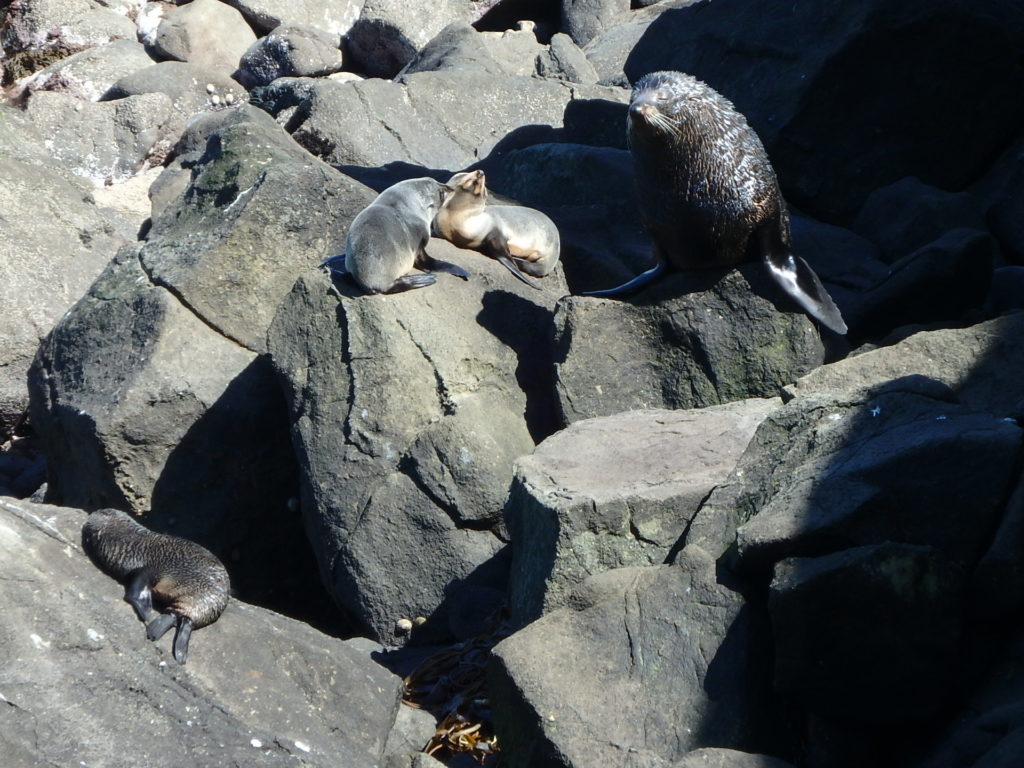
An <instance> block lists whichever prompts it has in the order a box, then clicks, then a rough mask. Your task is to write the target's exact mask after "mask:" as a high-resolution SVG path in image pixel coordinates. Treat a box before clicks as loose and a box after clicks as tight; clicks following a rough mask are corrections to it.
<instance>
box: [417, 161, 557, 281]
mask: <svg viewBox="0 0 1024 768" xmlns="http://www.w3.org/2000/svg"><path fill="white" fill-rule="evenodd" d="M448 186H449V187H451V189H452V192H451V194H449V195H448V198H447V199H446V200H445V201H444V203H443V204H442V205H441V210H439V211H438V212H437V216H436V217H435V218H434V231H435V232H436V233H437V234H438V235H440V236H441V237H443V238H444V239H445V240H449V241H451V242H452V243H454V244H455V245H457V246H459V247H460V248H472V249H473V250H475V251H480V252H481V253H483V254H485V255H487V256H490V257H491V258H492V259H497V260H498V261H499V262H500V263H501V264H502V265H503V266H504V267H505V268H506V269H508V271H509V272H511V273H512V274H513V275H515V276H516V277H518V278H519V279H520V280H522V281H523V282H524V283H526V284H527V285H529V286H531V287H533V288H537V289H538V290H539V289H540V286H539V285H537V284H536V283H535V282H533V281H532V280H530V279H529V278H527V277H525V276H524V275H523V272H525V273H527V274H528V275H533V276H534V277H544V276H545V275H546V274H548V273H549V272H551V270H552V269H554V268H555V264H557V263H558V254H559V251H560V244H559V238H558V227H556V226H555V222H553V221H552V220H551V219H549V218H548V217H547V216H545V215H544V214H543V213H541V212H540V211H538V210H536V209H534V208H526V207H525V206H520V205H487V179H486V177H485V176H484V172H483V171H479V170H478V171H466V172H465V173H457V174H455V175H454V176H452V177H451V179H449V180H448Z"/></svg>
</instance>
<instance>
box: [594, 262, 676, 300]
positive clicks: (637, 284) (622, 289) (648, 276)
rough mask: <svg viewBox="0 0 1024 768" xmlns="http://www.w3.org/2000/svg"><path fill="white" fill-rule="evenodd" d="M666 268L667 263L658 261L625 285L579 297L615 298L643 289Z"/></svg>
mask: <svg viewBox="0 0 1024 768" xmlns="http://www.w3.org/2000/svg"><path fill="white" fill-rule="evenodd" d="M667 267H668V262H666V261H665V260H664V259H658V263H657V264H655V265H654V266H653V267H651V268H650V269H648V270H647V271H646V272H641V273H640V274H639V275H637V276H636V277H634V278H633V279H632V280H630V281H629V282H627V283H623V284H622V285H617V286H615V287H614V288H605V289H604V290H600V291H584V292H583V293H581V294H580V295H581V296H616V295H618V294H620V293H630V292H631V291H635V290H638V289H640V288H643V287H644V286H645V285H647V284H648V283H653V282H654V281H655V280H657V279H658V278H659V277H661V275H662V273H663V272H664V271H665V269H666V268H667Z"/></svg>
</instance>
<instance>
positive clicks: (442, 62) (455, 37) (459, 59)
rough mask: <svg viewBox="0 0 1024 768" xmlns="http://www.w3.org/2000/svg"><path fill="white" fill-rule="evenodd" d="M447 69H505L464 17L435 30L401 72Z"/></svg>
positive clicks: (497, 71)
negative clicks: (439, 29)
mask: <svg viewBox="0 0 1024 768" xmlns="http://www.w3.org/2000/svg"><path fill="white" fill-rule="evenodd" d="M534 42H536V40H535V41H534ZM446 69H459V70H465V71H470V72H472V71H477V72H486V73H487V74H490V75H500V74H505V73H506V70H505V66H504V65H503V63H502V62H499V61H497V60H496V59H495V58H494V56H493V54H492V53H491V48H490V47H489V46H488V45H487V43H486V42H485V38H484V36H483V35H482V34H480V33H479V32H477V31H476V30H475V29H473V27H471V26H470V25H469V24H468V23H467V22H465V21H453V22H452V23H451V24H449V25H448V26H447V27H445V28H444V29H442V30H441V31H440V32H438V33H437V34H436V35H435V36H434V37H433V38H431V39H430V41H429V42H428V43H427V44H426V45H425V46H423V48H422V49H421V50H420V51H419V52H418V53H417V54H416V57H415V58H414V59H413V60H412V61H410V62H409V63H408V64H407V65H406V66H405V68H404V69H403V70H402V74H405V75H408V74H412V73H414V72H440V71H442V70H446ZM531 69H532V67H531Z"/></svg>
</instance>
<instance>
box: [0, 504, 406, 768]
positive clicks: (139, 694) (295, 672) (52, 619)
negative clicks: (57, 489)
mask: <svg viewBox="0 0 1024 768" xmlns="http://www.w3.org/2000/svg"><path fill="white" fill-rule="evenodd" d="M85 518H86V514H85V513H84V512H82V511H81V510H76V509H69V508H64V507H52V506H46V505H40V504H31V503H29V502H21V501H19V502H14V501H13V500H7V499H0V542H2V544H3V549H4V551H5V556H4V557H3V558H0V600H2V602H3V605H4V606H5V608H4V621H3V624H2V626H0V694H2V696H3V698H2V699H0V703H2V704H3V706H0V734H2V735H0V748H2V750H3V754H4V765H5V766H7V767H8V768H30V766H38V765H79V764H88V765H111V764H113V763H120V761H119V760H116V759H115V756H125V755H130V756H131V757H130V759H129V760H128V762H129V763H131V764H140V765H142V764H144V765H147V766H152V768H172V766H174V767H175V768H180V767H182V766H185V767H187V768H193V767H194V768H200V767H201V766H209V765H221V764H225V763H234V764H238V765H254V766H278V765H281V766H284V765H305V766H324V768H326V766H332V765H337V760H338V755H346V756H347V759H349V760H351V761H352V764H353V765H366V766H370V765H374V764H376V763H377V761H378V760H379V759H380V756H381V752H382V750H383V746H384V738H385V737H386V736H387V733H388V730H389V729H390V727H391V724H392V722H393V721H394V719H395V713H396V711H397V708H398V706H399V696H400V690H401V681H400V680H399V678H397V677H396V676H394V675H392V674H391V673H390V672H388V671H387V670H385V669H384V668H382V667H381V666H379V665H378V664H377V663H376V662H374V661H373V660H372V658H371V654H372V653H373V652H374V651H375V650H379V647H378V646H375V645H374V644H373V643H369V642H367V641H364V640H355V641H348V642H342V641H340V640H337V639H335V638H332V637H329V636H326V635H322V634H320V633H318V632H316V631H315V630H313V629H311V628H310V627H308V626H306V625H304V624H300V623H299V622H296V621H293V620H291V619H287V618H284V617H282V616H279V615H276V614H273V613H270V612H269V611H266V610H264V609H261V608H256V607H254V606H251V605H246V604H244V603H240V602H238V601H237V600H233V601H232V602H231V603H230V604H229V606H228V608H227V610H226V611H225V613H224V614H223V615H222V616H221V618H220V619H219V620H218V621H217V622H216V623H214V624H212V625H210V626H209V627H205V628H203V629H200V630H197V631H196V632H195V633H194V634H193V635H192V642H191V646H190V653H189V658H188V663H187V664H186V665H184V666H180V665H178V664H177V663H176V662H175V661H174V659H173V657H172V656H171V653H170V644H169V642H168V638H167V637H165V638H163V640H161V641H158V642H156V643H152V642H150V641H148V640H146V633H145V627H144V626H143V625H142V624H141V623H140V622H139V621H138V619H136V617H135V615H134V613H133V611H132V610H131V608H130V607H129V606H128V604H127V603H125V602H124V601H123V600H122V596H123V594H124V589H123V588H122V587H121V586H120V585H119V584H118V583H117V582H115V581H114V580H112V579H110V578H108V577H107V576H105V575H103V574H102V573H101V572H100V571H99V570H98V569H97V568H96V567H95V566H94V565H93V564H92V563H91V562H90V561H89V559H88V558H87V557H86V556H85V554H84V553H83V552H82V550H81V547H80V545H79V540H80V531H81V526H82V523H83V522H84V520H85ZM255 638H258V640H254V639H255ZM112 761H113V762H112ZM121 764H123V763H121Z"/></svg>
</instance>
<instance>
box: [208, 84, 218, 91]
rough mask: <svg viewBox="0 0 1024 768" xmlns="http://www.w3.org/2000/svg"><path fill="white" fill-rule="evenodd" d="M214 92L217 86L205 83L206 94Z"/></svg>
mask: <svg viewBox="0 0 1024 768" xmlns="http://www.w3.org/2000/svg"><path fill="white" fill-rule="evenodd" d="M216 90H217V86H215V85H214V84H213V83H207V84H206V92H207V93H213V92H214V91H216Z"/></svg>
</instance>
